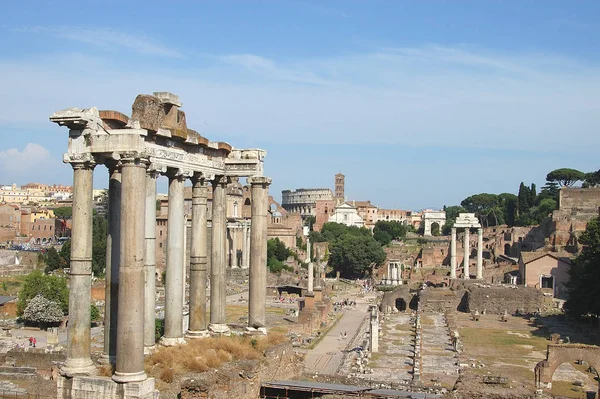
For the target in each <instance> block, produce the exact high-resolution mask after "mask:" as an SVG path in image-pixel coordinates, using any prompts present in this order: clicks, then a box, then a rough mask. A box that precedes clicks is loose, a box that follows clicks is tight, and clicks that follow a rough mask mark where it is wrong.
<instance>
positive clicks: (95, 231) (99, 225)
mask: <svg viewBox="0 0 600 399" xmlns="http://www.w3.org/2000/svg"><path fill="white" fill-rule="evenodd" d="M107 228H108V221H107V220H106V217H105V216H103V215H100V214H98V213H94V216H93V218H92V271H93V272H94V275H95V276H104V271H105V269H106V233H107Z"/></svg>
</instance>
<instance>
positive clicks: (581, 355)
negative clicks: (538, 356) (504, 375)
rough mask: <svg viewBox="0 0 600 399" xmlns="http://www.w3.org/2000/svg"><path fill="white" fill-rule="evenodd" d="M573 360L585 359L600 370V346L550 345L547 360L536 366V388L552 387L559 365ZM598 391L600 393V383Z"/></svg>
mask: <svg viewBox="0 0 600 399" xmlns="http://www.w3.org/2000/svg"><path fill="white" fill-rule="evenodd" d="M573 360H583V361H585V362H586V363H587V364H589V365H590V366H592V367H593V368H594V369H596V370H600V347H598V346H592V345H571V344H562V345H560V344H559V345H548V349H547V351H546V360H542V361H541V362H539V363H538V364H536V366H535V368H534V377H535V386H536V388H538V389H542V388H552V376H553V375H554V372H555V371H556V369H557V368H558V366H560V365H561V364H563V363H565V362H570V361H573ZM598 393H599V394H600V383H599V386H598Z"/></svg>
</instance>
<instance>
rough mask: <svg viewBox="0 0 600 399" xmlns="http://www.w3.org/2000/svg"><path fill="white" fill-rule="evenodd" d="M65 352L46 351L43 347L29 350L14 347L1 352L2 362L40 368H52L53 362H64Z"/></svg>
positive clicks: (0, 360)
mask: <svg viewBox="0 0 600 399" xmlns="http://www.w3.org/2000/svg"><path fill="white" fill-rule="evenodd" d="M65 359H66V353H65V352H56V353H45V352H44V350H43V349H36V350H28V351H25V350H24V349H13V350H11V351H9V352H7V353H2V354H0V364H10V365H14V366H16V367H24V366H26V367H34V368H36V369H39V370H50V367H52V363H53V362H64V361H65Z"/></svg>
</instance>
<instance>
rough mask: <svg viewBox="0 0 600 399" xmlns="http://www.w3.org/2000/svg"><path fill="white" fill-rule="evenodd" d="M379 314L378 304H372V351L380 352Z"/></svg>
mask: <svg viewBox="0 0 600 399" xmlns="http://www.w3.org/2000/svg"><path fill="white" fill-rule="evenodd" d="M378 319H379V315H378V310H377V306H376V305H371V319H370V327H371V328H370V334H369V336H370V338H371V345H370V346H371V348H370V349H371V353H375V352H379V320H378Z"/></svg>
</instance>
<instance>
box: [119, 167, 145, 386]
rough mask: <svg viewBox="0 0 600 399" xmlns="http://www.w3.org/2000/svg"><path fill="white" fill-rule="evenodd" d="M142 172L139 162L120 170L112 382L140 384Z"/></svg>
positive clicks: (143, 276) (142, 276)
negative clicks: (115, 342)
mask: <svg viewBox="0 0 600 399" xmlns="http://www.w3.org/2000/svg"><path fill="white" fill-rule="evenodd" d="M146 168H147V163H146V162H144V161H143V160H140V159H124V160H122V166H121V181H122V186H121V257H120V265H119V315H118V322H117V361H116V367H115V373H114V375H113V380H114V381H117V382H134V381H144V380H145V379H146V378H147V376H146V373H145V372H144V302H145V297H144V295H145V293H144V291H145V285H146V284H145V273H144V263H145V261H144V253H145V251H146V244H145V228H144V226H145V224H146V223H145V222H146V218H145V213H146V206H145V204H146Z"/></svg>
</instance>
